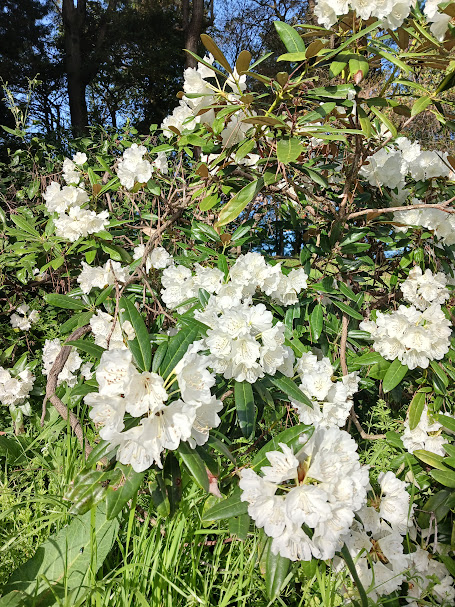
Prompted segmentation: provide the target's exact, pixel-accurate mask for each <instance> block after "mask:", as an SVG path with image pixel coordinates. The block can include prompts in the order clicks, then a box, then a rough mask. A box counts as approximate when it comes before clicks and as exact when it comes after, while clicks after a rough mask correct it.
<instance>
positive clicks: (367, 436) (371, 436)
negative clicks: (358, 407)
mask: <svg viewBox="0 0 455 607" xmlns="http://www.w3.org/2000/svg"><path fill="white" fill-rule="evenodd" d="M350 419H351V420H352V421H353V423H354V426H355V427H356V428H357V430H358V432H359V434H360V436H361V437H362V438H363V439H365V440H380V439H382V438H385V434H367V432H365V430H364V429H363V428H362V426H361V424H360V422H359V418H358V417H357V414H356V412H355V411H354V406H353V407H352V409H351V413H350Z"/></svg>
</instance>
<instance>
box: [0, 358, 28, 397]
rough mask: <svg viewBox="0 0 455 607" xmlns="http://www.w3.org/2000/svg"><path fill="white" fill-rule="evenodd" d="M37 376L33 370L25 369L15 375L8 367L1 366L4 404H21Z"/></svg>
mask: <svg viewBox="0 0 455 607" xmlns="http://www.w3.org/2000/svg"><path fill="white" fill-rule="evenodd" d="M34 381H35V377H34V376H33V375H32V373H31V371H29V370H28V369H24V370H22V371H20V372H19V373H15V372H14V370H13V375H12V374H11V371H10V370H8V369H4V368H3V367H0V403H1V404H2V405H10V406H20V405H22V404H23V403H24V401H25V399H26V398H27V397H28V395H29V393H30V391H31V389H32V388H33V383H34Z"/></svg>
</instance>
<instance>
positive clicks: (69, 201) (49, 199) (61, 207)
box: [43, 181, 89, 213]
mask: <svg viewBox="0 0 455 607" xmlns="http://www.w3.org/2000/svg"><path fill="white" fill-rule="evenodd" d="M43 198H44V200H45V201H46V203H45V204H46V209H47V210H48V211H49V213H64V212H65V211H67V210H68V209H71V208H73V207H81V206H82V205H83V204H85V203H86V202H88V201H89V197H88V195H87V192H86V191H85V190H83V189H82V188H77V187H74V186H72V185H65V186H63V187H61V186H60V184H59V183H57V182H56V181H53V182H52V183H51V184H50V185H48V186H47V188H46V191H45V192H44V194H43Z"/></svg>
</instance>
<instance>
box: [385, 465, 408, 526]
mask: <svg viewBox="0 0 455 607" xmlns="http://www.w3.org/2000/svg"><path fill="white" fill-rule="evenodd" d="M378 481H379V484H380V486H381V495H380V506H379V516H380V517H381V518H382V519H384V520H385V521H387V522H388V523H389V525H390V526H391V527H392V529H394V530H395V531H398V533H401V534H402V535H404V534H405V533H406V532H407V530H408V528H409V527H410V526H411V524H412V522H411V517H412V513H413V510H414V506H412V507H410V499H411V498H410V495H409V493H408V492H407V491H406V487H407V486H408V484H407V483H405V482H404V481H400V479H399V478H397V477H396V476H395V474H394V473H393V472H391V471H389V472H381V474H380V475H379V476H378Z"/></svg>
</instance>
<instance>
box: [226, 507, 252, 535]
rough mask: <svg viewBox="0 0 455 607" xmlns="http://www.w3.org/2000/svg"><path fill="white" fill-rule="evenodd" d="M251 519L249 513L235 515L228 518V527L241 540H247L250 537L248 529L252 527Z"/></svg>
mask: <svg viewBox="0 0 455 607" xmlns="http://www.w3.org/2000/svg"><path fill="white" fill-rule="evenodd" d="M250 523H251V519H250V516H249V514H241V515H240V516H233V517H232V518H230V519H229V520H228V529H229V533H230V534H231V535H235V536H237V537H238V538H239V540H243V541H245V540H246V538H247V537H248V531H249V529H250Z"/></svg>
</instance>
